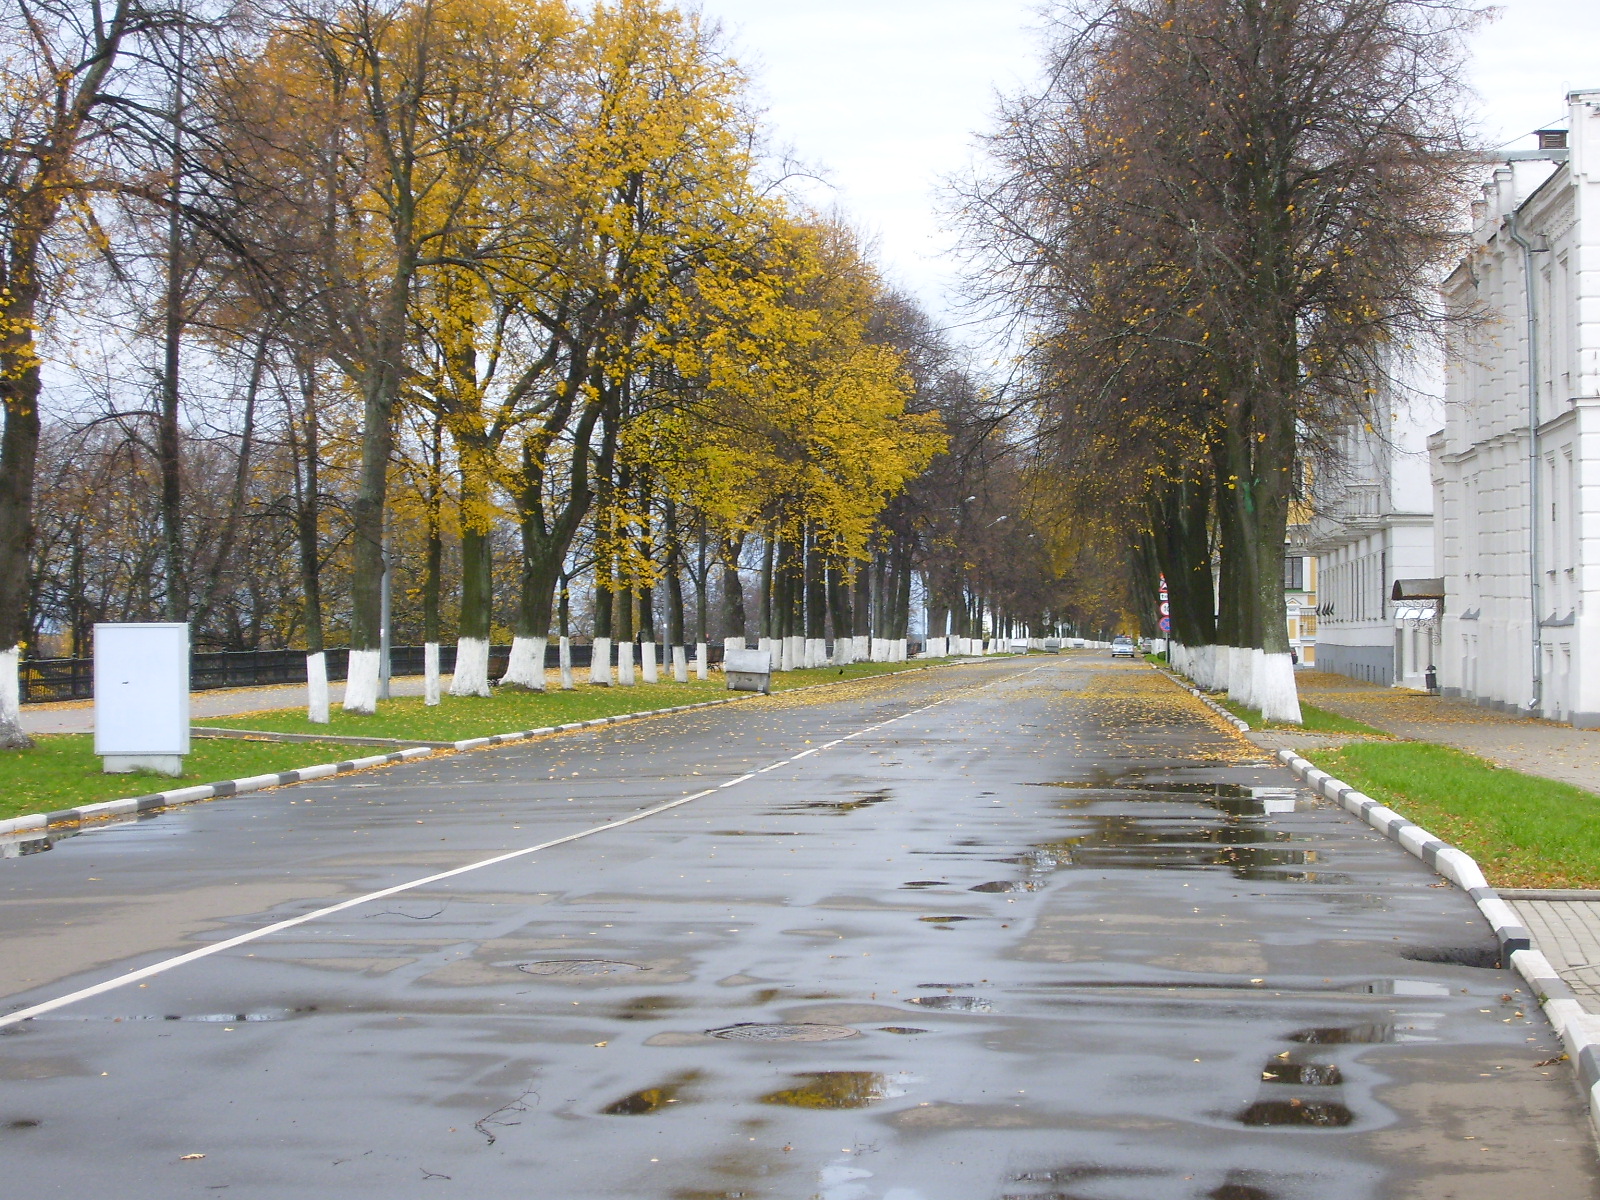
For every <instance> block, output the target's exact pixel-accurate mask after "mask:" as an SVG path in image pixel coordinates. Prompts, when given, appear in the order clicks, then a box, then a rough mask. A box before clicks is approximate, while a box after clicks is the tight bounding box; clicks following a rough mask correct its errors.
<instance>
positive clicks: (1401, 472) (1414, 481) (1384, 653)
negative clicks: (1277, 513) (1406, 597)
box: [1304, 350, 1443, 688]
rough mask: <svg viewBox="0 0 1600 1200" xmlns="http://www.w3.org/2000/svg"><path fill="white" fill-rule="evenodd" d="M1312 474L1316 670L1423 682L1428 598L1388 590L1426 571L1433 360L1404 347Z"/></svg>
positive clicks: (1428, 657)
mask: <svg viewBox="0 0 1600 1200" xmlns="http://www.w3.org/2000/svg"><path fill="white" fill-rule="evenodd" d="M1389 374H1390V375H1391V378H1390V379H1387V380H1384V381H1381V385H1380V387H1379V389H1378V394H1377V395H1376V396H1375V397H1374V399H1373V413H1372V417H1373V420H1372V422H1371V423H1370V424H1368V423H1366V422H1363V423H1361V424H1359V425H1352V426H1351V427H1350V428H1349V429H1347V430H1346V431H1345V433H1344V435H1343V438H1342V439H1341V441H1342V445H1341V446H1340V447H1339V452H1338V454H1337V456H1336V459H1337V461H1335V462H1330V463H1328V464H1326V465H1325V470H1324V471H1323V472H1322V473H1320V474H1319V475H1318V476H1317V477H1316V479H1315V480H1313V482H1312V509H1313V515H1312V518H1311V521H1310V522H1309V524H1308V525H1307V527H1306V530H1305V533H1304V544H1305V547H1306V549H1308V550H1309V551H1311V552H1312V553H1313V554H1315V555H1316V556H1317V569H1318V586H1317V617H1318V622H1317V630H1316V639H1317V656H1316V664H1317V667H1318V669H1320V670H1323V671H1335V672H1337V673H1339V674H1341V675H1349V676H1351V677H1352V678H1354V679H1362V680H1365V681H1366V682H1368V683H1381V684H1393V685H1396V686H1400V687H1410V688H1422V687H1425V686H1426V684H1427V670H1428V667H1429V666H1430V665H1431V664H1432V663H1433V657H1434V644H1433V643H1434V636H1435V631H1436V623H1435V621H1434V619H1433V617H1434V610H1433V607H1432V606H1431V605H1419V604H1400V603H1396V602H1395V601H1394V600H1393V599H1392V596H1393V593H1394V585H1395V581H1396V580H1404V579H1422V578H1426V577H1430V576H1433V575H1434V574H1435V569H1434V532H1433V483H1432V479H1431V477H1430V471H1429V463H1428V435H1429V433H1431V432H1432V431H1433V430H1435V429H1437V428H1438V427H1439V422H1440V419H1441V410H1442V405H1441V403H1440V397H1439V393H1440V391H1441V390H1442V386H1443V385H1442V380H1441V379H1440V368H1439V366H1438V364H1437V363H1436V362H1434V361H1432V358H1431V356H1429V355H1427V354H1424V353H1422V352H1420V351H1416V350H1407V351H1406V352H1405V355H1404V358H1403V359H1397V360H1396V361H1395V362H1394V363H1393V364H1391V366H1390V368H1389Z"/></svg>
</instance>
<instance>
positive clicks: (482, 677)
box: [450, 638, 489, 696]
mask: <svg viewBox="0 0 1600 1200" xmlns="http://www.w3.org/2000/svg"><path fill="white" fill-rule="evenodd" d="M450 694H451V695H452V696H487V695H489V639H488V638H458V639H457V640H456V669H455V674H453V675H451V676H450Z"/></svg>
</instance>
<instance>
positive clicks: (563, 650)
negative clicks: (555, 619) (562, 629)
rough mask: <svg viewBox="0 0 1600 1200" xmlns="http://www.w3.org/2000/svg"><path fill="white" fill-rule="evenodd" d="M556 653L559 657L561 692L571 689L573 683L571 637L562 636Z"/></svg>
mask: <svg viewBox="0 0 1600 1200" xmlns="http://www.w3.org/2000/svg"><path fill="white" fill-rule="evenodd" d="M556 654H557V656H558V657H559V659H560V661H561V690H562V691H563V692H570V691H571V690H572V687H573V684H572V639H571V638H562V639H561V645H560V647H559V648H558V649H557V651H556Z"/></svg>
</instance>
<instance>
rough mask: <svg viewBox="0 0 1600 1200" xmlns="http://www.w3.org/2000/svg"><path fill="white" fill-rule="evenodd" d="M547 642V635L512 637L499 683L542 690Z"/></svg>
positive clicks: (535, 690)
mask: <svg viewBox="0 0 1600 1200" xmlns="http://www.w3.org/2000/svg"><path fill="white" fill-rule="evenodd" d="M549 644H550V639H549V638H547V637H522V636H517V637H514V638H512V639H511V657H510V658H509V659H507V660H506V673H505V674H504V675H502V676H500V682H501V684H502V685H504V684H510V685H511V686H512V687H519V688H527V689H528V690H529V691H530V692H542V691H544V656H545V647H547V646H548V645H549ZM457 653H458V654H459V653H460V651H457Z"/></svg>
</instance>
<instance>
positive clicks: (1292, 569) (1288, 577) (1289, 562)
mask: <svg viewBox="0 0 1600 1200" xmlns="http://www.w3.org/2000/svg"><path fill="white" fill-rule="evenodd" d="M1283 586H1284V590H1285V591H1291V592H1300V591H1304V590H1305V586H1306V560H1305V559H1303V558H1286V559H1284V560H1283Z"/></svg>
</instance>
